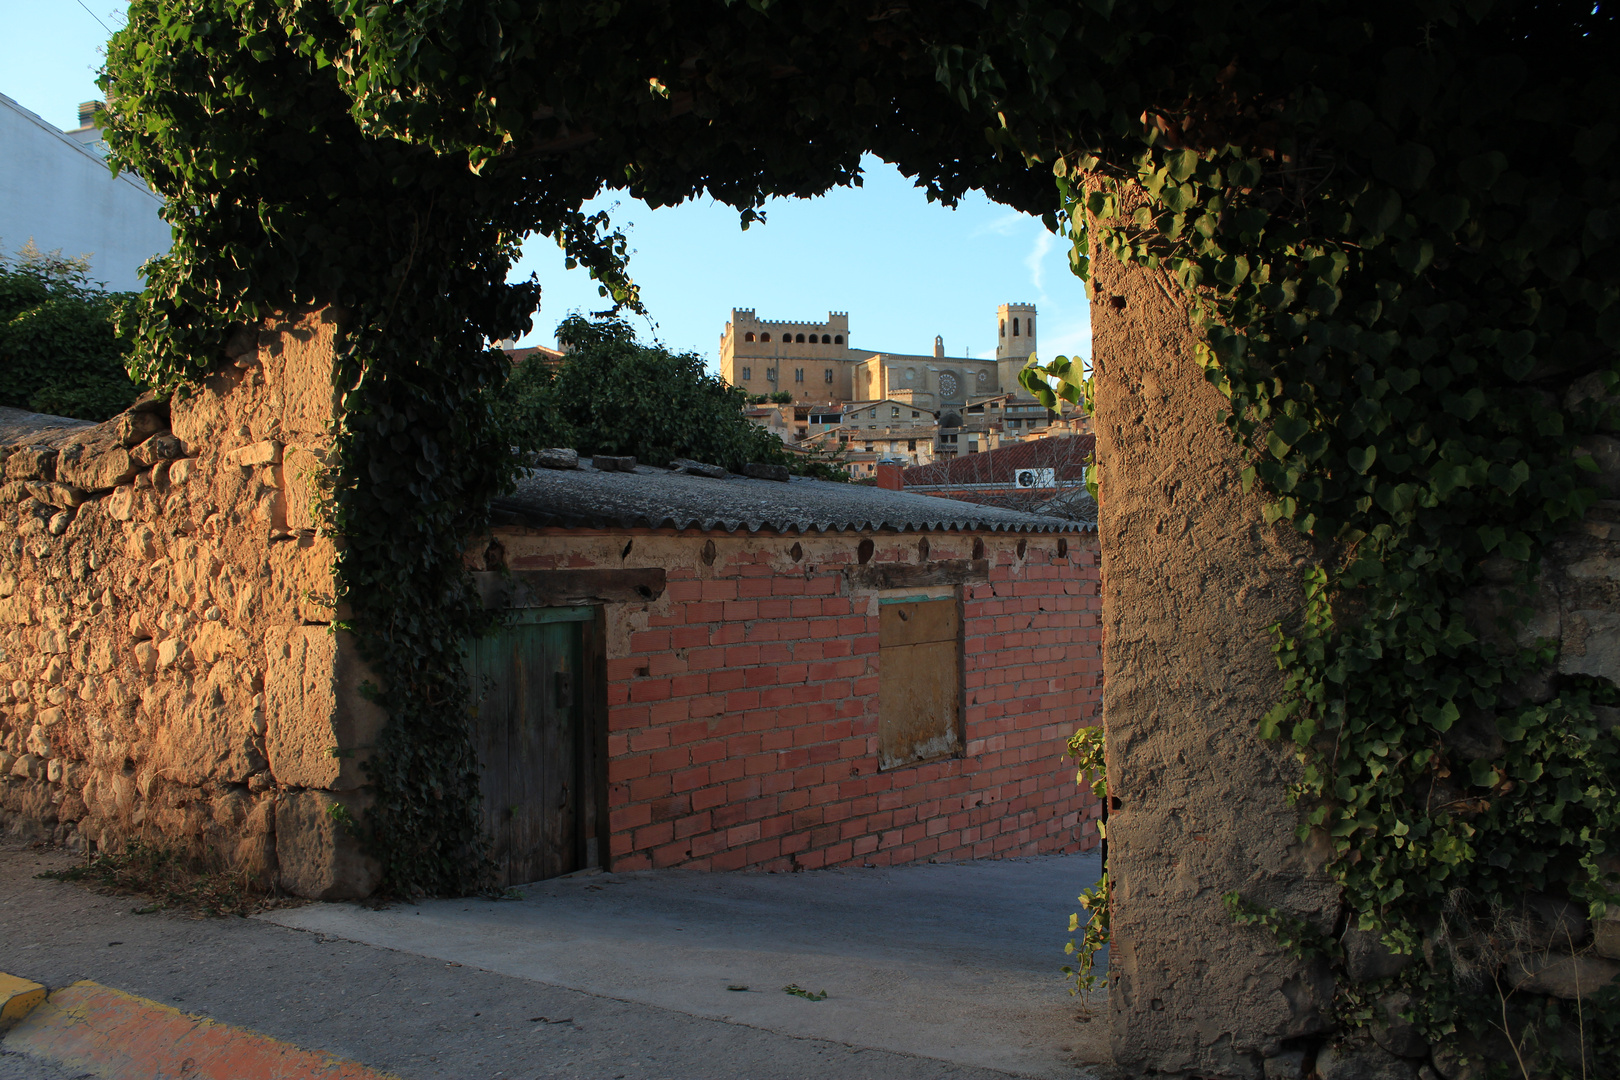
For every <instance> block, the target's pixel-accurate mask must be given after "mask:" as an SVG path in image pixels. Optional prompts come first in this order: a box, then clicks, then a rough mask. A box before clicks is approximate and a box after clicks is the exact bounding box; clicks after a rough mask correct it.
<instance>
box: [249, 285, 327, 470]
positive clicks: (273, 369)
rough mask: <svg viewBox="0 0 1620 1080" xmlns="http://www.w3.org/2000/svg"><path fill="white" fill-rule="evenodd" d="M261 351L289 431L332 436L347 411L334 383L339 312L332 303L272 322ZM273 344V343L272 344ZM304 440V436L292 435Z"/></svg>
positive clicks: (273, 396) (274, 405)
mask: <svg viewBox="0 0 1620 1080" xmlns="http://www.w3.org/2000/svg"><path fill="white" fill-rule="evenodd" d="M267 330H268V331H269V333H266V334H263V335H261V336H260V338H259V346H260V347H259V357H260V362H261V363H262V364H263V365H264V368H265V373H266V376H267V382H268V383H269V386H270V393H271V400H270V405H271V407H272V408H273V409H275V410H276V413H277V415H278V416H279V417H280V420H281V426H282V429H283V430H284V431H286V432H288V433H289V434H292V433H298V434H302V435H305V436H311V435H314V436H322V437H324V436H326V435H327V433H328V432H329V431H330V430H331V423H332V420H333V419H334V418H336V417H337V416H338V415H339V414H340V413H341V411H342V410H341V407H340V401H341V397H340V395H339V393H338V390H337V387H336V386H335V385H333V370H332V369H333V363H334V359H335V357H336V345H335V343H336V336H337V331H338V316H337V313H336V312H335V311H334V310H333V309H331V308H327V309H323V310H321V311H315V312H310V313H308V314H306V315H304V316H302V317H300V318H296V319H292V320H288V321H286V322H279V323H275V324H272V325H270V326H268V327H267ZM267 346H268V347H267ZM289 441H298V440H289Z"/></svg>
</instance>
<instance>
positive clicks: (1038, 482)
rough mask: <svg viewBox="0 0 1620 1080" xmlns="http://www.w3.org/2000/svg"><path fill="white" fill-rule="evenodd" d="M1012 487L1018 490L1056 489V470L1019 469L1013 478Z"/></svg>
mask: <svg viewBox="0 0 1620 1080" xmlns="http://www.w3.org/2000/svg"><path fill="white" fill-rule="evenodd" d="M1013 485H1014V486H1015V487H1018V488H1020V489H1025V488H1029V489H1033V488H1054V487H1057V470H1056V469H1019V470H1018V472H1017V473H1016V474H1015V475H1014V476H1013Z"/></svg>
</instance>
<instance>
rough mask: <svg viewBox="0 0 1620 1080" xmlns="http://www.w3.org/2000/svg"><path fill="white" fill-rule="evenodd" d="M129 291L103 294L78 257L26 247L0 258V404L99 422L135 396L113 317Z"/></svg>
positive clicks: (126, 346) (126, 348)
mask: <svg viewBox="0 0 1620 1080" xmlns="http://www.w3.org/2000/svg"><path fill="white" fill-rule="evenodd" d="M133 299H134V294H133V293H109V292H107V291H106V290H104V289H101V288H98V287H97V286H96V285H94V284H93V283H92V282H91V281H90V278H89V267H88V264H87V263H85V262H84V261H83V260H82V259H66V258H63V257H62V256H61V255H59V254H54V253H53V254H50V255H42V254H40V253H39V252H38V251H37V250H35V249H34V248H33V247H32V245H28V246H25V247H24V248H23V249H22V250H21V251H20V252H18V254H17V256H16V257H15V258H13V259H0V405H7V406H10V407H12V408H14V409H28V410H31V411H33V412H39V413H50V414H52V415H54V416H71V417H73V418H75V419H78V420H98V421H99V420H106V419H107V418H108V417H111V416H115V415H117V414H118V413H120V412H123V411H124V410H125V409H127V408H128V407H129V406H130V404H131V403H132V402H134V400H135V398H136V396H137V395H138V394H139V393H140V391H141V386H140V385H139V384H137V383H136V382H134V381H133V380H131V379H130V377H129V374H128V372H126V371H125V369H124V357H125V355H126V354H127V353H128V351H129V344H130V343H129V339H128V338H127V337H124V336H123V335H121V334H119V332H118V330H117V319H118V315H119V313H120V312H121V311H122V310H123V309H124V307H125V306H126V305H128V304H129V303H130V302H131V301H132V300H133Z"/></svg>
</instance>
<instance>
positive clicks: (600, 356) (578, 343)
mask: <svg viewBox="0 0 1620 1080" xmlns="http://www.w3.org/2000/svg"><path fill="white" fill-rule="evenodd" d="M557 338H558V340H559V341H561V342H562V343H563V344H564V345H566V346H568V352H567V353H566V354H565V355H564V359H563V362H562V364H561V365H560V367H559V366H557V365H555V364H554V363H548V362H546V361H545V360H543V359H541V358H540V357H539V356H538V354H536V355H535V356H531V357H529V358H528V359H527V360H525V361H524V362H523V363H522V364H521V365H520V366H519V367H518V369H517V371H515V372H513V374H512V377H511V379H510V380H509V381H508V382H507V383H506V385H505V386H504V387H502V389H501V392H500V393H499V395H498V401H499V404H498V405H497V413H498V415H499V416H500V418H501V420H502V422H503V423H504V424H505V425H506V427H507V430H509V431H510V432H511V433H512V439H513V441H514V442H515V443H516V444H517V445H519V446H520V447H522V448H524V449H538V448H540V447H545V446H571V447H573V448H574V449H576V450H578V451H579V452H580V453H582V454H630V455H633V456H634V457H635V458H636V460H637V461H640V462H643V463H645V464H648V465H667V464H668V463H669V462H670V461H672V460H674V459H675V458H683V457H684V458H692V459H694V460H697V461H708V462H713V463H715V464H717V465H724V466H725V467H726V468H728V469H731V470H733V471H736V470H740V469H741V468H742V467H743V466H744V465H745V464H747V463H748V462H750V461H757V462H764V463H767V464H779V465H787V466H788V467H789V468H792V469H794V470H795V471H797V472H807V471H808V472H813V473H816V474H818V475H819V474H825V472H826V469H825V468H820V469H818V468H817V465H816V463H810V462H807V461H806V460H805V459H803V458H801V457H799V456H797V455H794V454H791V453H789V452H788V451H787V450H785V449H784V448H783V446H782V440H781V439H779V438H777V437H776V436H775V435H772V434H771V433H770V432H768V431H766V430H764V429H763V428H761V427H760V426H759V425H757V424H754V423H751V422H749V420H748V419H747V418H746V417H745V416H743V405H744V404H745V402H746V400H747V396H748V395H747V393H746V392H745V391H743V390H741V389H739V388H737V387H733V386H728V385H726V383H725V382H724V381H723V380H721V379H720V378H719V377H718V376H716V375H712V374H710V373H709V372H708V371H707V370H705V369H704V366H703V358H702V357H701V356H699V355H698V354H696V353H690V352H686V353H675V352H671V351H670V350H668V349H666V348H664V347H663V346H662V345H644V344H642V343H641V342H639V341H637V340H636V334H635V330H634V329H633V328H632V327H631V326H630V324H629V323H627V322H625V321H624V320H623V319H618V318H608V319H602V320H599V321H596V322H591V321H588V320H586V319H584V318H582V317H581V316H578V315H573V316H570V317H569V318H568V319H567V320H566V321H565V322H564V323H563V324H562V326H561V327H559V328H558V331H557ZM838 478H839V479H842V478H843V477H842V474H840V475H839V477H838Z"/></svg>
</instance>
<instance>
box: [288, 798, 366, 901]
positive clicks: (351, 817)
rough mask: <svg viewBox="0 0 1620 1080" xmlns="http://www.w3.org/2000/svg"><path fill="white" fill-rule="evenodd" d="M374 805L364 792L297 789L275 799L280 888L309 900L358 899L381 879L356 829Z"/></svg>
mask: <svg viewBox="0 0 1620 1080" xmlns="http://www.w3.org/2000/svg"><path fill="white" fill-rule="evenodd" d="M370 804H371V797H370V796H369V795H368V794H365V793H362V792H352V793H345V794H334V793H332V792H326V791H295V792H292V793H290V794H288V795H285V796H283V797H282V798H281V799H280V800H279V801H278V802H277V803H276V834H275V856H276V868H277V873H278V876H279V878H280V881H281V887H282V888H283V889H286V890H287V891H288V892H290V893H292V894H293V895H294V896H302V897H306V898H308V899H310V900H358V899H360V898H361V897H365V896H370V895H371V893H372V892H373V891H374V890H375V889H376V888H377V883H378V881H380V880H381V878H382V864H381V863H379V862H378V861H377V860H376V859H374V858H372V857H371V856H369V855H367V854H366V853H365V852H364V851H362V850H361V845H360V838H359V837H358V836H357V835H356V834H355V830H356V827H357V826H358V824H359V823H360V822H361V820H362V819H363V817H364V814H365V811H366V809H367V808H368V807H369V806H370Z"/></svg>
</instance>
